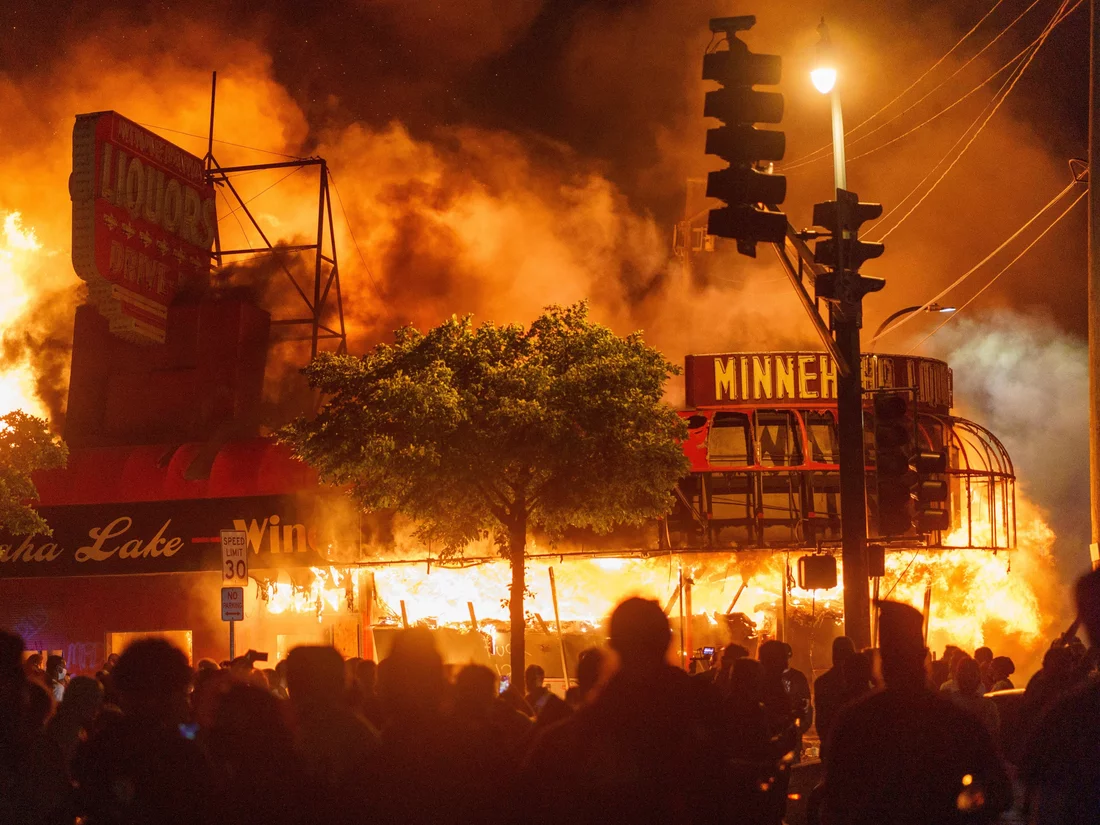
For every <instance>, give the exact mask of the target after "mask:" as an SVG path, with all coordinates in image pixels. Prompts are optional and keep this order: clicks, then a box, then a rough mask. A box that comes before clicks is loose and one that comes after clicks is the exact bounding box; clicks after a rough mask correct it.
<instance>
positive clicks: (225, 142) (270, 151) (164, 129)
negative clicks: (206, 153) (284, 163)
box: [138, 123, 302, 160]
mask: <svg viewBox="0 0 1100 825" xmlns="http://www.w3.org/2000/svg"><path fill="white" fill-rule="evenodd" d="M138 126H144V127H145V128H146V129H158V130H159V131H161V132H171V133H172V134H175V135H186V136H187V137H193V138H198V139H199V140H209V139H210V136H209V135H196V134H195V133H194V132H183V131H181V130H179V129H169V128H168V127H167V126H156V125H154V124H152V123H138ZM214 142H215V143H220V144H222V145H223V146H236V147H237V148H238V149H248V150H250V151H252V152H263V153H264V154H265V155H275V156H277V157H280V158H289V159H290V160H302V158H301V157H299V156H298V155H288V154H287V153H286V152H276V151H274V150H273V149H261V148H260V147H258V146H245V145H244V144H243V143H233V142H232V141H228V140H219V139H218V138H214Z"/></svg>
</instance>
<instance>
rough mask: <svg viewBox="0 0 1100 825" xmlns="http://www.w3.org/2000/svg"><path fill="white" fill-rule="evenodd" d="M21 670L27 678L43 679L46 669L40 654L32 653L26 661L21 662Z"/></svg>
mask: <svg viewBox="0 0 1100 825" xmlns="http://www.w3.org/2000/svg"><path fill="white" fill-rule="evenodd" d="M23 672H24V673H25V674H26V676H27V678H28V679H41V680H43V681H44V680H45V678H46V669H45V668H44V667H43V666H42V654H41V653H32V654H31V655H30V656H28V657H27V659H26V661H25V662H23Z"/></svg>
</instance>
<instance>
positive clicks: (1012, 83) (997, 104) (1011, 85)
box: [877, 0, 1069, 242]
mask: <svg viewBox="0 0 1100 825" xmlns="http://www.w3.org/2000/svg"><path fill="white" fill-rule="evenodd" d="M1068 3H1069V0H1063V2H1062V5H1061V6H1060V7H1059V9H1058V11H1057V12H1055V15H1054V17H1052V18H1051V20H1050V23H1048V24H1047V27H1046V28H1045V29H1044V30H1043V31H1044V35H1043V38H1042V40H1041V41H1040V42H1039V44H1038V45H1037V46H1036V47H1035V48H1034V50H1033V51H1032V52H1031V54H1030V55H1028V58H1027V60H1026V61H1025V62H1024V63H1023V65H1021V66H1020V68H1019V69H1018V70H1016V72H1015V74H1014V75H1011V76H1010V77H1009V79H1008V80H1006V84H1007V86H1008V88H1007V89H1006V88H1005V85H1002V86H1001V89H1002V90H1003V92H1002V91H1001V90H998V94H999V95H1000V98H999V99H998V98H997V97H994V100H993V101H990V104H987V105H986V109H989V106H990V105H992V107H993V108H992V109H990V111H989V114H988V115H986V116H985V120H983V121H982V123H981V125H980V126H978V128H977V129H976V130H975V131H974V132H973V134H971V135H970V139H969V140H967V142H966V144H965V145H964V146H963V147H962V149H960V150H959V153H958V154H957V155H956V156H955V158H954V159H953V160H952V161H951V162H950V163H949V164H948V165H947V168H945V169H944V170H943V172H942V173H941V174H940V176H939V177H938V178H936V180H935V181H933V182H932V185H931V186H929V187H928V189H927V191H925V193H924V194H923V195H921V196H920V197H919V198H918V199H917V202H916V203H914V204H913V205H912V206H910V207H909V209H908V210H907V211H906V212H905V214H904V215H902V216H901V217H900V218H898V219H897V221H896V222H895V223H894V225H893V226H891V227H890V228H889V229H887V230H886V231H885V232H884V233H883V234H882V235H881V236H880V237H879V238H878V239H877V240H878V241H879V242H881V241H882V240H884V239H885V238H887V237H888V236H889V235H890V233H892V232H893V231H894V230H895V229H897V228H898V227H899V226H901V225H902V224H903V223H904V222H905V220H906V218H908V217H909V216H910V215H912V214H913V212H915V211H916V210H917V208H918V207H919V206H920V205H921V204H922V203H924V202H925V201H926V200H927V199H928V197H929V196H930V195H931V194H932V193H933V192H934V191H935V189H936V187H937V186H939V185H940V183H941V182H942V181H943V179H944V178H946V177H947V175H948V174H950V172H951V170H952V169H954V168H955V166H956V164H958V162H959V161H960V160H962V157H963V155H965V154H966V152H967V150H968V149H969V148H970V147H971V146H972V145H973V144H974V141H975V140H977V139H978V135H980V134H981V133H982V130H983V129H985V127H986V126H987V125H988V123H989V121H990V120H992V119H993V116H994V115H995V114H997V110H998V109H1000V108H1001V105H1002V104H1003V103H1004V102H1005V101H1006V100H1007V99H1008V96H1009V95H1010V94H1012V90H1013V89H1015V88H1016V84H1017V83H1018V82H1019V81H1020V78H1021V77H1023V76H1024V73H1025V72H1026V71H1027V67H1028V66H1030V65H1031V62H1032V61H1033V60H1034V59H1035V57H1036V55H1038V54H1039V49H1041V48H1042V47H1043V43H1045V42H1046V38H1047V37H1049V36H1050V33H1051V32H1052V31H1053V30H1054V26H1055V25H1056V23H1057V21H1058V19H1059V14H1061V13H1062V11H1063V10H1064V9H1065V7H1066V5H1067V4H1068ZM984 111H985V110H983V113H984ZM978 117H979V118H980V117H981V115H979V116H978ZM975 122H977V119H975ZM973 127H974V123H971V124H970V126H968V127H967V131H970V129H972V128H973ZM966 134H967V132H966V131H964V132H963V133H962V135H960V136H959V139H958V140H956V141H955V143H954V144H952V146H951V148H950V149H948V150H947V154H946V155H944V156H943V158H941V159H940V161H939V162H938V163H937V164H936V166H934V167H932V172H934V171H935V170H936V168H937V167H939V165H940V164H942V163H943V162H944V161H945V160H947V158H948V156H949V155H950V154H951V153H952V152H953V151H954V150H955V147H956V146H958V145H959V143H960V142H961V141H962V140H963V138H965V137H966ZM932 172H929V173H928V175H931V174H932ZM928 175H926V176H925V177H924V179H923V180H921V182H920V183H918V184H917V186H916V187H915V188H914V189H913V190H912V191H911V192H910V193H909V194H908V195H906V196H905V197H904V198H902V200H901V202H900V203H899V204H898V207H900V206H901V204H902V203H904V202H905V201H907V200H908V199H909V198H910V196H912V194H913V192H916V191H917V189H919V188H920V187H921V185H923V183H924V181H925V180H927V179H928ZM898 207H895V208H894V209H891V210H890V211H891V212H894V211H897V208H898Z"/></svg>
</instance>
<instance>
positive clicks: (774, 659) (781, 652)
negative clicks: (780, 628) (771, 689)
mask: <svg viewBox="0 0 1100 825" xmlns="http://www.w3.org/2000/svg"><path fill="white" fill-rule="evenodd" d="M756 655H757V657H758V658H759V659H760V664H762V665H763V666H764V676H765V677H772V678H774V677H776V676H778V675H779V674H781V673H783V671H785V670H786V669H787V665H789V664H790V661H791V646H790V645H789V644H787V643H786V642H781V641H779V640H778V639H769V640H768V641H766V642H764V644H762V645H760V650H759V651H757V654H756Z"/></svg>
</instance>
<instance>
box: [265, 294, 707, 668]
mask: <svg viewBox="0 0 1100 825" xmlns="http://www.w3.org/2000/svg"><path fill="white" fill-rule="evenodd" d="M676 371H677V370H676V367H675V366H673V365H672V364H671V363H669V362H668V361H667V360H666V359H665V358H664V356H663V355H661V353H659V352H658V351H657V350H655V349H653V348H651V347H649V346H647V345H646V343H645V342H644V341H643V340H642V336H641V334H640V333H634V334H632V335H629V336H627V337H625V338H620V337H619V336H617V335H615V334H614V333H613V332H612V331H611V330H610V329H608V328H606V327H604V326H601V325H599V324H596V323H593V322H592V321H591V320H589V317H588V306H587V304H586V303H578V304H576V305H574V306H570V307H565V308H563V307H557V306H555V307H550V308H548V309H547V310H546V311H545V312H544V314H543V315H541V316H540V317H539V318H538V319H536V320H535V321H534V323H532V324H531V327H530V329H524V328H523V327H522V326H518V325H509V326H497V325H495V324H491V323H485V324H482V325H481V326H479V327H475V326H474V325H473V322H472V320H471V319H470V317H465V318H455V317H452V318H451V320H449V321H446V322H445V323H443V324H441V325H440V326H438V327H436V328H435V329H433V330H431V331H429V332H428V333H427V334H423V333H421V332H419V331H417V330H415V329H413V328H411V327H405V328H403V329H400V330H398V331H397V333H396V336H395V342H394V343H393V345H387V344H382V345H379V346H377V347H375V348H374V349H373V350H372V351H371V352H369V353H368V354H366V355H364V356H363V357H361V358H359V357H354V356H350V355H332V354H326V355H321V356H319V357H318V358H317V359H315V360H314V361H313V362H312V363H311V364H310V365H309V366H308V367H307V368H306V370H305V374H306V376H307V378H308V379H309V382H310V385H311V386H312V387H314V388H316V389H319V390H320V391H321V392H322V394H323V395H324V396H325V397H326V399H327V400H326V402H325V404H324V406H323V407H322V409H321V411H320V413H319V414H318V415H317V417H316V418H314V419H313V420H308V421H307V420H303V419H299V420H298V421H296V422H295V423H294V424H292V425H290V426H289V427H287V428H286V429H284V430H283V432H282V438H283V439H284V440H285V441H286V442H288V443H289V444H290V445H291V446H292V447H293V449H294V451H295V453H296V454H297V455H298V456H299V457H300V458H302V459H303V460H305V461H306V462H308V463H309V464H311V465H313V466H314V467H316V468H317V469H318V471H319V472H320V474H321V477H322V478H323V479H324V480H325V481H327V482H331V483H334V484H344V485H350V486H351V489H352V493H353V494H354V495H355V496H356V497H357V498H358V500H359V502H360V503H361V504H362V505H363V506H364V507H365V508H367V509H372V510H373V509H384V508H393V509H395V510H398V511H400V512H402V513H404V514H406V515H408V516H409V517H411V518H412V519H413V520H415V521H416V522H417V524H418V525H419V526H418V535H419V537H420V538H422V539H426V540H428V539H430V540H433V541H436V542H439V543H440V544H441V546H442V547H443V548H444V550H443V552H444V553H446V554H459V553H461V552H462V549H463V548H464V547H465V546H466V545H467V544H468V543H469V542H470V541H471V540H474V539H476V538H479V537H482V536H484V535H486V534H487V533H491V534H492V535H493V536H494V537H495V539H496V541H497V544H498V546H499V548H500V552H501V555H502V556H503V557H504V558H506V559H508V560H509V561H510V562H511V565H512V585H511V594H510V600H509V610H510V614H511V626H512V656H511V665H512V672H513V675H514V678H517V679H518V678H521V676H522V673H523V669H524V644H523V633H524V627H525V621H524V619H525V617H524V610H523V596H524V586H525V583H524V564H523V559H524V550H525V547H526V545H527V537H528V534H529V532H530V530H531V529H532V528H539V529H541V530H543V531H545V532H546V533H547V534H549V535H550V536H551V537H558V536H560V535H561V534H562V531H563V530H565V529H566V528H568V527H587V528H592V529H593V530H595V531H597V532H607V531H609V530H611V529H612V528H613V527H614V526H616V525H619V524H640V523H642V522H644V521H646V520H649V519H654V518H657V517H659V516H662V515H664V514H665V513H667V512H668V510H669V509H670V507H671V503H672V488H673V486H674V485H675V484H676V482H677V480H678V479H679V478H680V477H681V476H682V475H684V474H685V473H686V472H687V471H688V464H687V460H686V459H685V457H684V455H683V452H682V451H681V449H680V446H679V444H678V439H680V438H682V437H683V436H684V435H685V432H684V429H683V424H682V423H681V421H680V419H679V417H678V416H677V415H676V413H675V411H673V410H672V409H671V408H670V407H669V406H668V405H666V404H665V403H664V402H662V400H661V396H662V391H663V388H664V384H665V381H666V380H667V379H668V376H669V375H670V374H672V373H675V372H676Z"/></svg>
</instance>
